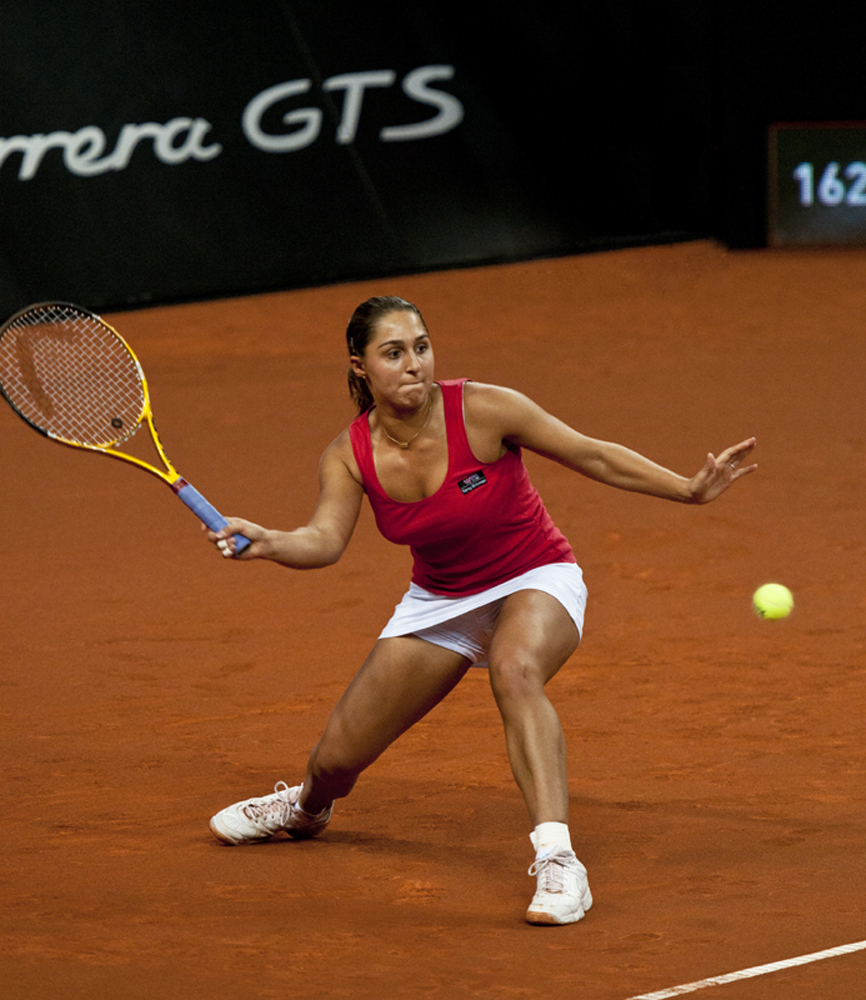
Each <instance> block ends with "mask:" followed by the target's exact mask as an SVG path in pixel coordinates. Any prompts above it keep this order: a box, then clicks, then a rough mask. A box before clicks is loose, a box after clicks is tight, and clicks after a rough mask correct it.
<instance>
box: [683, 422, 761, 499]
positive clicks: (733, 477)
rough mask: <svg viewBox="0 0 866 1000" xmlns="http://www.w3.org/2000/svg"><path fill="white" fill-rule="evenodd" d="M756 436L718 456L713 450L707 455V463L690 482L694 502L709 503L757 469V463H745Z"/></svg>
mask: <svg viewBox="0 0 866 1000" xmlns="http://www.w3.org/2000/svg"><path fill="white" fill-rule="evenodd" d="M755 443H756V442H755V438H748V440H746V441H741V442H740V443H739V444H735V445H733V446H732V447H731V448H726V449H725V450H724V451H723V452H722V453H721V454H720V455H719V457H718V458H716V457H715V456H714V455H713V453H712V452H710V454H709V455H708V456H707V462H706V465H705V466H704V467H703V468H702V469H701V471H700V472H699V473H698V474H697V475H696V476H695V477H694V478H693V479H692V480H691V481H690V482H689V490H690V492H691V495H692V503H709V502H710V501H711V500H715V499H716V497H718V496H720V495H721V494H722V493H724V492H725V490H726V489H727V488H728V487H729V486H730V485H731V483H734V482H736V481H737V480H738V479H742V477H743V476H748V475H749V473H750V472H754V471H755V469H757V468H758V467H757V465H743V462H745V460H746V459H747V458H748V457H749V455H751V453H752V450H753V449H754V447H755Z"/></svg>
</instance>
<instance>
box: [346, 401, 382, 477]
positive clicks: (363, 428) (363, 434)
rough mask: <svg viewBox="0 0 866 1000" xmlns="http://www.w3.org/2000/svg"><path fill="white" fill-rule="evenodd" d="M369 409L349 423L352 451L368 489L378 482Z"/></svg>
mask: <svg viewBox="0 0 866 1000" xmlns="http://www.w3.org/2000/svg"><path fill="white" fill-rule="evenodd" d="M369 412H370V411H369V410H365V411H364V413H362V414H361V415H360V416H358V417H355V419H354V420H353V421H352V423H351V424H350V425H349V440H350V441H351V442H352V451H353V452H354V453H355V461H356V462H357V463H358V470H359V472H360V473H361V479H362V481H363V483H364V489H365V490H366V489H367V488H368V486H369V484H370V483H374V484H375V483H377V482H378V481H377V479H376V468H375V466H374V465H373V443H372V441H371V440H370V422H369V420H368V419H367V417H368V414H369Z"/></svg>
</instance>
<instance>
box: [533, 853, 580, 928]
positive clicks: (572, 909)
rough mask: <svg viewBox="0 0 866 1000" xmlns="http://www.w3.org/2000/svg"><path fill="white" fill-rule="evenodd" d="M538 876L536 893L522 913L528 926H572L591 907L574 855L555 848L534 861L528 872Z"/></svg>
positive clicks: (578, 864) (578, 863)
mask: <svg viewBox="0 0 866 1000" xmlns="http://www.w3.org/2000/svg"><path fill="white" fill-rule="evenodd" d="M529 874H530V875H537V876H538V889H537V890H536V893H535V895H534V896H533V897H532V902H531V903H530V904H529V909H528V910H527V911H526V921H527V923H530V924H573V923H575V922H576V921H578V920H581V919H582V918H583V917H584V916H585V915H586V911H587V910H588V909H589V908H590V907H591V906H592V893H591V892H590V891H589V881H588V879H587V877H586V869H585V868H584V867H583V865H582V864H581V863H580V862H579V861H578V860H577V858H576V857H575V856H574V851H569V850H565V849H564V848H559V849H557V850H555V851H554V852H553V853H552V854H548V855H545V856H544V857H541V858H537V859H536V861H535V863H534V864H533V865H532V867H531V868H530V869H529Z"/></svg>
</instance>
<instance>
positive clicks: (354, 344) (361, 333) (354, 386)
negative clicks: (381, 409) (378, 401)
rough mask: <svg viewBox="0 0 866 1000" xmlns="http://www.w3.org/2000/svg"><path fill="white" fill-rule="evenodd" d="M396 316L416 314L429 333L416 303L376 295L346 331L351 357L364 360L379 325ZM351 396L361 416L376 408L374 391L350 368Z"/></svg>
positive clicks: (367, 302) (368, 300)
mask: <svg viewBox="0 0 866 1000" xmlns="http://www.w3.org/2000/svg"><path fill="white" fill-rule="evenodd" d="M392 312H413V313H415V315H416V316H417V317H418V319H419V320H421V325H422V326H423V327H424V329H425V330H426V329H427V324H426V323H425V322H424V318H423V317H422V315H421V312H420V311H419V309H418V307H417V306H416V305H414V303H412V302H407V301H406V300H405V299H401V298H398V296H396V295H374V296H373V298H372V299H367V301H366V302H362V303H361V304H360V305H359V306H358V308H357V309H356V310H355V311H354V312H353V313H352V318H351V319H350V320H349V325H348V327H347V328H346V346H347V347H348V348H349V356H350V357H352V356H354V357H358V358H362V357H363V356H364V351H366V350H367V344H369V342H370V338H371V337H372V336H373V333H374V332H375V330H376V326H377V324H378V323H379V322H380V320H382V319H384V317H385V316H387V315H388V313H392ZM349 395H350V396H351V397H352V400H353V401H354V403H355V405H356V406H357V407H358V413H365V412H366V411H367V410H369V409H370V407H371V406H372V405H373V396H372V394H371V392H370V387H369V386H368V385H367V383H366V382H365V381H364V379H362V378H360V376H358V375H356V374H355V372H354V371H353V370H352V368H351V367H350V368H349Z"/></svg>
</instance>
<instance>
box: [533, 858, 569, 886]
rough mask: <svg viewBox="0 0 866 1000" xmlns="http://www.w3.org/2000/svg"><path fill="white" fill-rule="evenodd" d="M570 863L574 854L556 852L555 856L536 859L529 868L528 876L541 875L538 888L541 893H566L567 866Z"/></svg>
mask: <svg viewBox="0 0 866 1000" xmlns="http://www.w3.org/2000/svg"><path fill="white" fill-rule="evenodd" d="M572 861H574V854H573V853H572V852H571V851H557V852H556V853H555V854H548V855H546V856H545V857H543V858H537V859H536V860H535V862H533V864H532V865H531V866H530V868H529V872H528V874H530V875H538V874H539V873H540V874H541V885H540V886H539V887H538V888H539V889H540V890H541V891H542V892H567V891H568V883H567V880H566V879H567V875H568V866H569V864H570V863H571V862H572Z"/></svg>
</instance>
